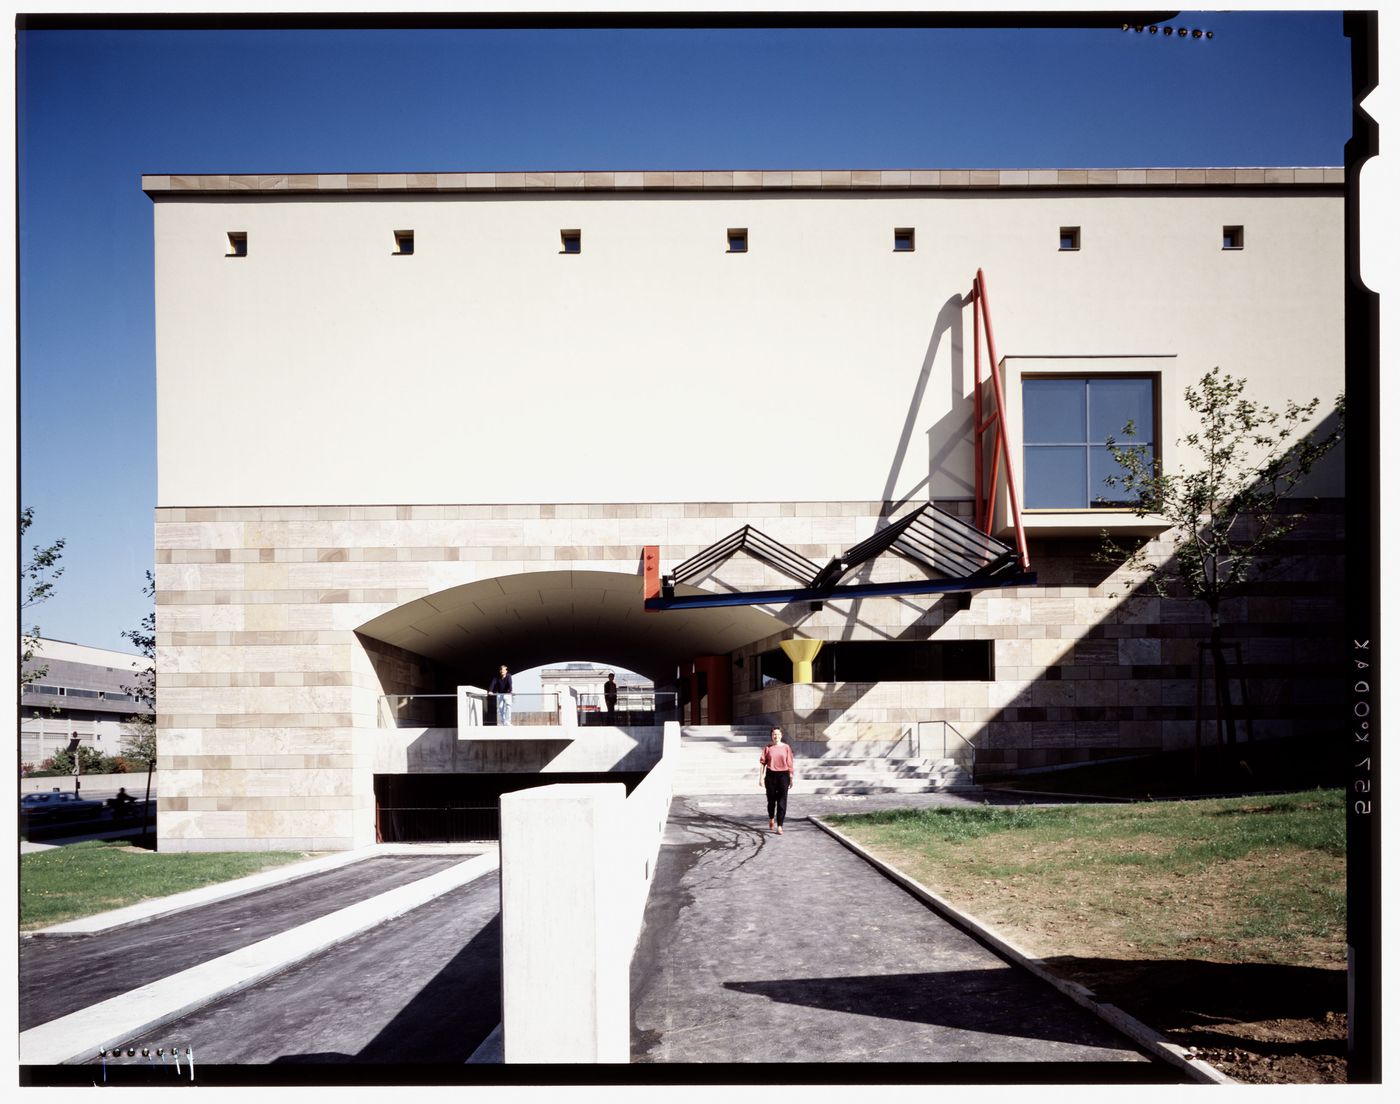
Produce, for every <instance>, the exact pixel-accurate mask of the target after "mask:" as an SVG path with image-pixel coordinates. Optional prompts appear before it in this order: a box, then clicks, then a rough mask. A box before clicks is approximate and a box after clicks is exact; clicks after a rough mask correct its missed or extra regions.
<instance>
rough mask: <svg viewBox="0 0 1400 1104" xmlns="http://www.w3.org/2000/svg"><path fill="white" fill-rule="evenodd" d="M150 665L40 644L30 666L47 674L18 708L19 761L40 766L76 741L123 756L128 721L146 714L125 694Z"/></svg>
mask: <svg viewBox="0 0 1400 1104" xmlns="http://www.w3.org/2000/svg"><path fill="white" fill-rule="evenodd" d="M150 666H151V661H150V660H149V659H146V658H145V657H144V656H139V655H132V654H130V653H128V652H113V651H108V650H107V649H106V648H89V647H88V646H87V645H85V644H71V643H69V642H68V641H66V640H40V641H39V642H38V644H37V646H36V647H35V649H34V659H33V660H32V662H31V664H30V667H31V669H32V668H36V667H47V668H48V670H47V672H46V673H45V674H44V675H42V676H41V677H40V678H38V679H36V680H35V681H33V682H31V683H30V684H29V685H28V686H26V687H25V689H24V694H23V695H22V696H21V699H20V706H19V758H20V762H21V763H29V764H32V765H33V766H36V767H37V766H38V765H39V764H40V763H42V762H43V761H44V760H45V759H48V758H51V757H52V756H53V755H54V754H55V753H56V752H59V751H62V750H63V749H64V748H66V747H67V746H68V742H69V741H70V740H71V739H72V738H73V737H74V736H77V737H78V739H80V740H81V741H82V742H83V744H84V745H85V746H87V747H92V748H96V749H97V750H98V751H100V752H102V753H103V754H104V755H116V754H119V753H120V752H121V749H122V742H123V740H124V739H125V738H126V737H127V736H128V735H129V734H130V732H131V725H130V724H128V723H127V722H128V720H129V719H130V718H131V717H132V716H134V715H136V714H138V713H142V712H145V710H144V709H142V707H141V706H139V705H138V704H137V703H136V701H135V699H134V698H133V697H132V696H131V694H130V693H129V692H128V691H127V690H125V689H124V687H129V686H132V685H134V684H135V682H136V680H137V678H138V677H139V676H140V674H141V672H142V671H143V670H145V669H147V668H149V667H150Z"/></svg>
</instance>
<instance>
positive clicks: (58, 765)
mask: <svg viewBox="0 0 1400 1104" xmlns="http://www.w3.org/2000/svg"><path fill="white" fill-rule="evenodd" d="M78 764H79V765H80V766H81V767H82V768H83V769H82V773H83V774H106V773H108V764H107V757H106V756H105V755H103V754H102V753H101V752H100V751H98V750H97V749H96V748H91V747H88V746H87V745H86V744H79V745H78ZM53 769H54V770H56V771H61V772H62V773H64V774H72V773H73V753H72V752H71V751H69V750H68V749H67V748H63V749H62V750H60V751H57V752H55V753H54V757H53Z"/></svg>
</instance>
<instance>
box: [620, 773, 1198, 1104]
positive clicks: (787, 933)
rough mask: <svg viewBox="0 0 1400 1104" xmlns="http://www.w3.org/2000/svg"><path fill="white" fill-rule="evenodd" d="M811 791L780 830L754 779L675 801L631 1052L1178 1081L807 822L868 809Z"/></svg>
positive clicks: (642, 962) (638, 988)
mask: <svg viewBox="0 0 1400 1104" xmlns="http://www.w3.org/2000/svg"><path fill="white" fill-rule="evenodd" d="M929 796H930V797H937V796H941V795H929ZM944 800H945V801H946V800H948V799H947V798H946V797H945V798H944ZM801 801H802V803H803V804H802V817H801V818H799V819H796V820H789V821H788V824H787V831H786V833H785V834H784V835H782V836H779V835H776V834H774V833H770V832H769V831H768V830H767V818H766V816H765V815H764V811H763V803H762V794H761V793H759V792H757V790H756V788H755V793H754V794H753V796H752V797H751V798H746V797H720V798H716V797H691V798H677V799H676V800H675V802H674V803H673V804H672V807H671V818H670V821H669V823H668V825H667V834H666V838H665V840H664V841H663V845H662V852H661V856H660V858H659V860H658V863H657V871H656V879H655V882H654V883H653V886H652V891H651V897H650V900H649V901H648V904H647V913H646V926H645V929H644V931H643V933H642V940H641V944H640V945H639V947H638V950H637V954H636V956H635V958H634V960H633V970H632V993H633V998H632V1006H633V1038H632V1060H633V1061H634V1062H923V1063H951V1062H982V1063H1076V1065H1077V1067H1078V1068H1080V1069H1082V1071H1083V1073H1084V1077H1085V1079H1088V1080H1092V1079H1104V1078H1107V1079H1110V1080H1124V1081H1134V1082H1137V1081H1142V1080H1176V1078H1175V1077H1174V1076H1173V1074H1172V1072H1171V1071H1170V1070H1165V1069H1160V1068H1158V1067H1157V1066H1156V1064H1155V1063H1151V1061H1150V1059H1148V1058H1147V1056H1146V1055H1144V1054H1143V1053H1141V1052H1140V1051H1138V1050H1137V1049H1136V1048H1135V1047H1134V1046H1133V1045H1132V1044H1131V1043H1130V1042H1129V1041H1128V1040H1126V1039H1125V1038H1124V1037H1123V1036H1121V1035H1119V1034H1117V1033H1116V1032H1114V1031H1113V1030H1112V1029H1111V1028H1109V1027H1108V1026H1107V1025H1105V1024H1104V1023H1103V1022H1102V1021H1100V1020H1099V1019H1098V1018H1097V1017H1095V1016H1093V1015H1091V1014H1090V1013H1088V1012H1086V1011H1084V1010H1083V1009H1081V1008H1079V1007H1078V1006H1077V1005H1075V1004H1074V1003H1073V1002H1072V1001H1070V1000H1069V999H1068V998H1066V997H1064V996H1062V995H1061V994H1060V993H1058V992H1056V991H1055V990H1054V989H1052V988H1050V987H1049V986H1048V985H1046V984H1045V983H1044V982H1042V981H1040V980H1038V979H1036V978H1035V977H1033V976H1031V975H1030V974H1029V973H1027V972H1026V971H1024V970H1022V969H1020V968H1018V967H1013V966H1012V965H1010V964H1009V963H1007V962H1006V961H1004V960H1003V959H1001V958H999V957H998V956H997V955H995V954H993V953H992V952H991V951H990V950H988V949H987V948H986V947H984V946H983V945H982V944H980V943H978V942H976V941H975V940H974V939H972V938H971V937H970V936H968V935H966V934H964V933H963V932H961V931H960V930H958V929H957V928H955V927H954V926H953V925H951V924H949V923H948V922H947V921H945V920H943V919H941V918H940V917H939V916H938V915H937V914H935V913H934V912H932V911H931V910H930V909H929V908H927V907H926V906H925V905H923V904H922V903H921V902H919V901H918V900H916V899H915V898H913V897H911V896H910V895H909V894H908V893H906V892H904V891H903V890H902V889H900V888H899V887H898V886H896V885H894V884H893V883H892V882H890V881H889V880H887V879H886V878H884V877H883V876H882V875H881V874H879V873H878V872H877V871H876V870H875V869H873V868H872V867H871V866H869V865H868V864H867V863H865V862H864V861H863V860H862V859H860V858H859V857H858V856H856V855H854V854H852V853H851V852H850V851H848V850H846V849H845V848H844V847H842V846H841V845H840V844H839V843H837V842H836V841H835V840H833V839H831V838H830V837H829V836H827V835H826V834H825V833H823V832H821V831H820V829H818V828H817V827H816V826H815V825H813V824H811V823H810V822H808V821H807V820H806V819H805V817H806V815H807V814H809V813H821V812H835V811H856V810H857V809H859V808H864V807H865V805H863V804H857V803H855V802H850V801H842V802H839V803H837V807H836V808H826V807H825V806H827V805H828V804H829V803H828V802H825V801H822V802H819V801H818V799H816V798H802V799H801ZM897 802H898V803H899V804H906V805H907V804H908V799H907V797H904V796H902V795H900V796H897ZM927 803H929V804H933V803H936V802H933V801H929V802H927ZM873 804H875V805H879V804H880V802H874V803H873ZM809 806H819V807H809ZM1084 1063H1089V1064H1092V1065H1091V1066H1085V1065H1082V1064H1084ZM1144 1067H1146V1068H1144ZM1105 1070H1106V1071H1107V1072H1105ZM1013 1079H1020V1077H1019V1075H1018V1076H1017V1077H1014V1078H1013ZM1026 1079H1035V1074H1034V1072H1033V1070H1032V1068H1031V1067H1027V1074H1026Z"/></svg>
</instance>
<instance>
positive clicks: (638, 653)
mask: <svg viewBox="0 0 1400 1104" xmlns="http://www.w3.org/2000/svg"><path fill="white" fill-rule="evenodd" d="M685 589H687V590H693V589H694V588H690V587H687V588H685ZM697 593H698V592H697ZM788 629H789V626H788V625H787V623H786V622H784V621H782V620H780V619H779V618H778V617H776V616H774V615H773V614H771V613H767V612H765V611H764V610H763V609H761V608H758V607H753V606H736V607H727V608H718V609H701V610H685V611H676V612H668V613H664V614H663V613H647V612H646V611H645V610H644V609H643V608H642V578H641V576H640V575H635V574H623V573H621V572H612V571H532V572H523V573H520V574H515V575H499V576H495V577H493V578H490V579H481V580H478V581H477V582H473V583H466V584H463V585H462V586H456V587H450V588H448V589H446V590H440V591H437V592H435V593H433V594H427V595H424V596H423V597H421V598H416V599H414V600H413V601H411V602H406V603H404V604H403V605H401V606H397V607H395V608H394V609H391V610H388V611H386V612H384V613H381V614H380V615H379V616H377V617H374V618H371V619H370V620H368V621H366V622H365V623H364V624H362V625H360V626H359V627H358V628H357V629H356V632H357V633H359V635H361V636H363V637H369V638H371V639H373V640H378V641H381V642H382V643H385V644H390V645H393V646H394V647H397V648H403V649H404V650H406V651H409V652H413V653H414V654H416V655H420V656H423V657H424V658H426V659H429V660H432V661H433V662H435V663H438V664H440V665H442V666H443V667H446V668H448V669H449V670H450V671H452V672H455V674H456V676H457V677H459V678H461V679H462V680H464V681H468V682H479V681H480V680H481V679H484V678H489V677H490V676H491V675H492V674H493V673H494V672H495V669H496V667H497V666H498V665H499V664H501V663H505V664H507V665H508V666H509V667H510V668H511V670H513V671H523V670H526V669H528V668H530V667H535V666H538V665H540V664H543V663H555V662H561V661H564V660H569V659H595V660H599V661H602V662H607V663H615V664H617V665H618V666H620V667H625V668H627V669H629V670H632V671H636V672H638V673H639V674H643V675H646V676H648V677H649V678H651V679H653V680H655V681H658V682H666V681H669V680H670V679H672V678H674V677H675V673H676V667H677V665H678V664H681V663H685V662H688V661H689V660H691V659H693V658H694V657H695V656H697V655H723V654H725V653H727V652H730V651H733V650H734V649H736V648H740V647H742V646H744V645H745V644H750V643H752V642H753V641H755V640H761V639H763V638H764V637H767V636H773V635H775V634H778V633H785V632H786V631H787V630H788Z"/></svg>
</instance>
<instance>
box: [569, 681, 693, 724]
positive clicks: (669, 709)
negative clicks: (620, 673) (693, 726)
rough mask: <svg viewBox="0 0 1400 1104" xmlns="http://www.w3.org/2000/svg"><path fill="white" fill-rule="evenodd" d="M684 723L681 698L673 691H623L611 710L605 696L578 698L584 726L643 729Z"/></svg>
mask: <svg viewBox="0 0 1400 1104" xmlns="http://www.w3.org/2000/svg"><path fill="white" fill-rule="evenodd" d="M680 719H681V706H680V695H679V694H677V693H676V692H675V691H673V690H619V691H618V694H617V698H616V700H615V701H614V703H613V708H611V709H609V708H608V702H607V699H606V698H605V697H604V696H603V695H602V694H579V695H578V723H579V724H580V725H584V726H597V725H619V726H622V727H631V726H637V727H642V726H651V725H662V724H665V723H666V722H667V721H679V720H680Z"/></svg>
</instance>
